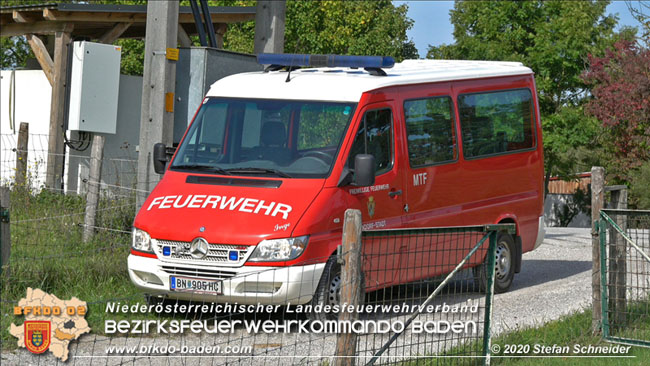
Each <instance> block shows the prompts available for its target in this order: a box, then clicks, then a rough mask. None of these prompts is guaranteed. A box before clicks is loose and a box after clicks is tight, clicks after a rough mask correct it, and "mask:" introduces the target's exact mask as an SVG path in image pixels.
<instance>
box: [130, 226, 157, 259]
mask: <svg viewBox="0 0 650 366" xmlns="http://www.w3.org/2000/svg"><path fill="white" fill-rule="evenodd" d="M131 236H132V241H131V247H132V248H133V249H135V250H138V251H141V252H150V253H153V248H151V236H149V234H148V233H147V232H146V231H144V230H140V229H138V228H135V227H134V228H133V232H132V235H131Z"/></svg>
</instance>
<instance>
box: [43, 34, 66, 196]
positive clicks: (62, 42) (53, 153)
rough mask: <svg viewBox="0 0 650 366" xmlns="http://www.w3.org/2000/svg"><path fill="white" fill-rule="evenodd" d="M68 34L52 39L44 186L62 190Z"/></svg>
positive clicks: (56, 35)
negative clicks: (52, 66) (50, 86)
mask: <svg viewBox="0 0 650 366" xmlns="http://www.w3.org/2000/svg"><path fill="white" fill-rule="evenodd" d="M68 44H70V32H56V33H55V37H54V84H53V85H52V99H51V103H50V130H49V134H50V136H49V139H48V145H47V152H48V156H47V173H46V177H45V185H46V187H48V188H52V189H56V190H59V189H63V120H64V118H65V115H64V113H63V111H64V110H65V108H64V107H65V81H66V75H67V73H68V52H69V50H68Z"/></svg>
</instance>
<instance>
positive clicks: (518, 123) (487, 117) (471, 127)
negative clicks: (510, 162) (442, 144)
mask: <svg viewBox="0 0 650 366" xmlns="http://www.w3.org/2000/svg"><path fill="white" fill-rule="evenodd" d="M534 111H535V109H534V108H533V100H532V94H531V92H530V90H529V89H516V90H505V91H498V92H487V93H475V94H463V95H459V96H458V112H459V115H460V124H461V133H462V137H463V155H464V156H465V157H466V158H474V157H480V156H485V155H493V154H500V153H506V152H510V151H517V150H524V149H528V148H532V147H533V146H535V132H534V129H533V126H534V121H535V119H534V113H535V112H534Z"/></svg>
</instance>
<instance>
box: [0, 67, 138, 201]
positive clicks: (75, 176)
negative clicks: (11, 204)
mask: <svg viewBox="0 0 650 366" xmlns="http://www.w3.org/2000/svg"><path fill="white" fill-rule="evenodd" d="M10 75H11V71H10V70H2V72H1V76H2V79H1V80H0V86H1V89H0V116H1V118H0V133H1V137H2V138H1V145H0V152H1V153H2V156H1V157H0V162H1V163H2V166H1V167H0V170H1V172H0V173H1V178H0V181H1V182H2V183H4V182H8V181H13V178H14V176H15V164H16V157H15V152H13V151H12V150H11V149H13V148H15V147H16V141H17V139H18V128H19V126H20V122H29V132H30V140H29V159H28V160H29V165H28V166H29V167H30V168H32V170H33V172H35V173H36V174H37V178H38V179H37V180H36V181H35V184H34V188H38V187H40V186H41V185H42V184H44V181H45V167H46V165H47V141H48V138H49V125H50V102H51V100H50V98H51V93H52V88H51V86H50V84H49V82H48V81H47V78H46V77H45V74H44V73H43V72H42V71H41V70H17V71H16V72H15V75H16V123H15V132H14V131H12V129H11V128H10V123H9V95H10V93H9V80H10ZM141 101H142V77H140V76H127V75H120V90H119V100H118V107H117V109H118V111H117V130H116V133H115V134H102V135H103V136H105V137H106V142H105V145H104V162H103V166H102V183H103V187H104V188H108V189H110V190H111V191H113V192H114V193H116V194H125V195H126V194H129V193H131V192H132V191H131V190H130V189H129V188H133V187H135V179H136V172H137V152H136V151H135V148H136V146H137V144H138V142H139V137H140V103H141ZM67 136H68V137H69V138H70V139H77V138H78V134H77V132H68V133H67ZM90 151H91V148H90V147H89V148H88V149H86V150H85V151H75V150H71V149H69V148H66V152H65V153H66V158H65V177H64V186H65V190H66V191H67V192H83V190H84V188H85V184H84V183H83V179H87V175H88V167H89V157H90ZM79 183H82V184H79Z"/></svg>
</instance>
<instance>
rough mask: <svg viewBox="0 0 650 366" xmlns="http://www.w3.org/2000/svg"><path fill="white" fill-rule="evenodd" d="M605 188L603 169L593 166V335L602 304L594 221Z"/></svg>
mask: <svg viewBox="0 0 650 366" xmlns="http://www.w3.org/2000/svg"><path fill="white" fill-rule="evenodd" d="M604 187H605V169H604V168H603V167H599V166H595V167H592V168H591V266H592V267H591V294H592V303H591V305H592V315H591V316H592V318H591V330H592V332H593V333H594V334H596V333H598V332H600V326H601V324H602V320H603V319H602V303H601V292H600V290H601V289H600V286H601V283H600V271H601V268H600V241H599V235H598V226H597V224H596V221H597V220H598V218H599V217H600V210H601V209H602V208H603V197H604Z"/></svg>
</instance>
